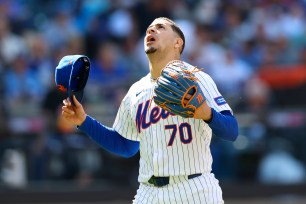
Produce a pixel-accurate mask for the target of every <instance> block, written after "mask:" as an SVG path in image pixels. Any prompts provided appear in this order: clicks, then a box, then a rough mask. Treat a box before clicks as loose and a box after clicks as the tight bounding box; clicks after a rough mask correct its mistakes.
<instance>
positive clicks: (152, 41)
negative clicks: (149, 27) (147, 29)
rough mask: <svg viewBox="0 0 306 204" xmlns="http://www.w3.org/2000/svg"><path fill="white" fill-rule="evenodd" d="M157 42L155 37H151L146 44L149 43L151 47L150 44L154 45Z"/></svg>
mask: <svg viewBox="0 0 306 204" xmlns="http://www.w3.org/2000/svg"><path fill="white" fill-rule="evenodd" d="M155 41H156V38H155V37H154V36H153V35H149V36H148V37H147V40H146V43H147V45H149V44H152V43H154V42H155Z"/></svg>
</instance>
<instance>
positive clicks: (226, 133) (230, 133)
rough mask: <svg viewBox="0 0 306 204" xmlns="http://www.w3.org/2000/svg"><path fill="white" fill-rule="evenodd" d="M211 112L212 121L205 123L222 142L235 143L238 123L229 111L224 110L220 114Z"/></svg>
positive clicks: (213, 110) (214, 111)
mask: <svg viewBox="0 0 306 204" xmlns="http://www.w3.org/2000/svg"><path fill="white" fill-rule="evenodd" d="M211 110H212V119H211V121H209V122H207V124H208V125H209V127H210V128H211V129H212V131H213V133H214V134H215V135H216V136H217V137H219V138H222V139H224V140H229V141H235V140H236V138H237V137H238V122H237V120H236V118H235V117H234V116H233V115H232V114H231V112H230V111H228V110H225V111H221V112H220V113H219V112H217V111H216V110H215V109H213V108H212V109H211Z"/></svg>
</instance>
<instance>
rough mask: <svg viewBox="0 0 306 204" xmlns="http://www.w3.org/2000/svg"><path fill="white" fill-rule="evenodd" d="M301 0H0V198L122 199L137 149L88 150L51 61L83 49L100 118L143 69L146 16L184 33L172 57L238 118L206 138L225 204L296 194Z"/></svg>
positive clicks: (302, 122)
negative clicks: (235, 130) (222, 136)
mask: <svg viewBox="0 0 306 204" xmlns="http://www.w3.org/2000/svg"><path fill="white" fill-rule="evenodd" d="M305 14H306V1H305V0H244V1H240V0H224V1H221V0H129V1H126V0H61V1H54V0H44V1H39V0H0V98H1V100H0V130H1V131H0V203H45V204H47V203H131V200H132V199H133V196H134V194H135V191H136V189H137V185H138V183H137V174H138V159H139V155H137V156H135V157H133V158H130V159H124V158H120V157H117V156H115V155H113V154H110V153H108V152H106V151H104V150H102V149H100V148H99V147H98V146H97V145H96V144H95V143H93V142H92V141H91V140H90V139H88V138H87V137H86V136H85V135H82V134H81V133H80V132H78V131H76V129H75V127H72V126H70V125H69V124H67V123H65V121H64V120H63V119H62V118H61V117H60V106H61V103H62V99H63V98H64V97H65V95H63V94H62V93H61V92H59V91H58V90H57V88H56V87H55V83H54V70H55V67H56V65H57V63H58V62H59V60H60V59H61V58H62V57H63V56H64V55H68V54H85V55H87V56H89V57H90V59H91V62H92V69H91V73H90V77H89V81H88V85H87V87H86V90H85V91H86V95H85V100H84V103H83V104H84V106H85V108H86V110H87V112H88V114H90V115H92V116H94V117H96V118H97V119H98V120H100V121H101V122H102V123H104V124H106V125H109V126H111V125H112V123H113V121H114V118H115V114H116V112H117V108H118V106H119V103H120V101H121V99H122V98H123V96H124V95H125V93H126V92H127V90H128V88H129V86H130V85H131V84H132V83H133V82H135V81H136V80H138V79H139V78H140V77H142V76H144V75H145V74H146V73H147V72H148V66H147V60H146V56H145V54H144V52H143V41H142V40H143V37H144V36H143V35H144V33H145V29H146V27H147V26H148V25H149V24H150V22H151V21H152V20H153V19H154V18H155V17H160V16H166V17H170V18H172V19H174V20H175V21H176V22H177V23H178V24H179V25H180V26H181V27H182V30H183V31H184V33H185V35H186V43H187V44H186V48H185V51H184V55H183V59H184V60H187V61H189V62H190V63H191V64H194V65H196V66H198V67H203V68H204V71H205V72H207V73H209V74H210V75H211V76H212V77H213V78H214V80H215V81H216V83H217V85H218V87H219V89H220V91H221V92H222V93H223V95H224V97H225V98H227V101H228V103H229V104H230V105H231V107H232V108H233V110H234V113H235V115H236V116H237V119H238V121H239V127H240V136H239V137H238V139H237V141H235V142H234V143H231V142H226V141H221V140H219V139H217V138H214V139H213V141H212V144H211V151H212V154H213V157H214V163H213V172H214V173H215V174H216V177H217V178H218V179H219V180H220V184H221V186H222V187H223V190H224V198H225V200H226V201H227V202H226V203H305V200H303V198H304V199H305V197H306V148H305V146H306V109H305V108H306V22H305V21H306V17H305Z"/></svg>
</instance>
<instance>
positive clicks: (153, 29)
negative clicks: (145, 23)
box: [147, 27, 156, 34]
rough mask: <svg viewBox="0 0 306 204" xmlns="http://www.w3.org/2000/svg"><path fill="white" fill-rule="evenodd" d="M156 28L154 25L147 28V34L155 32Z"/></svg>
mask: <svg viewBox="0 0 306 204" xmlns="http://www.w3.org/2000/svg"><path fill="white" fill-rule="evenodd" d="M155 32H156V31H155V28H154V27H151V28H148V30H147V34H151V33H155Z"/></svg>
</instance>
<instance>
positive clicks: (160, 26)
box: [156, 24, 165, 28]
mask: <svg viewBox="0 0 306 204" xmlns="http://www.w3.org/2000/svg"><path fill="white" fill-rule="evenodd" d="M156 27H157V28H165V26H164V25H162V24H157V25H156Z"/></svg>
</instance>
